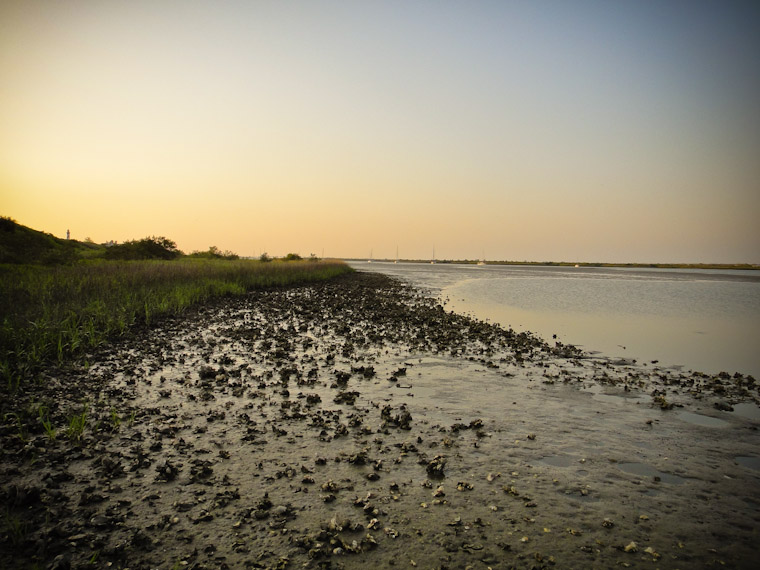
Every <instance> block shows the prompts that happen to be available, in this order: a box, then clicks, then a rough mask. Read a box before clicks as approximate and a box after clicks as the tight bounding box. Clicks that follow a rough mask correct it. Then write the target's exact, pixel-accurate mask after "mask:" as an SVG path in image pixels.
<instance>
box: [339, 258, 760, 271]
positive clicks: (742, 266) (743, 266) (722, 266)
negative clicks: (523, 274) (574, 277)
mask: <svg viewBox="0 0 760 570" xmlns="http://www.w3.org/2000/svg"><path fill="white" fill-rule="evenodd" d="M342 259H343V261H346V262H353V263H361V262H363V261H367V260H366V259H364V258H353V257H346V258H342ZM370 262H372V263H422V264H431V263H434V264H441V265H515V266H529V267H533V266H535V267H579V268H581V267H586V268H588V267H590V268H626V269H695V270H703V269H708V270H715V269H717V270H729V271H758V270H760V265H757V264H754V263H605V262H594V261H496V260H489V261H484V260H481V259H436V260H432V261H431V260H430V259H372V260H370Z"/></svg>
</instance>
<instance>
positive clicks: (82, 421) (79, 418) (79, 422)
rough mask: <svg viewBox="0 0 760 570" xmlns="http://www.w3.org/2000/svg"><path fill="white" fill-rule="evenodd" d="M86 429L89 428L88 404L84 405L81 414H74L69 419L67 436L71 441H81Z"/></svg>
mask: <svg viewBox="0 0 760 570" xmlns="http://www.w3.org/2000/svg"><path fill="white" fill-rule="evenodd" d="M85 427H87V404H85V405H84V408H83V409H82V413H81V414H74V415H73V416H71V417H70V418H69V427H68V428H67V429H66V435H67V436H68V438H69V439H70V440H71V441H79V440H81V439H82V435H83V434H84V428H85Z"/></svg>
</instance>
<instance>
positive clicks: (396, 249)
mask: <svg viewBox="0 0 760 570" xmlns="http://www.w3.org/2000/svg"><path fill="white" fill-rule="evenodd" d="M393 263H398V246H396V261H394V262H393Z"/></svg>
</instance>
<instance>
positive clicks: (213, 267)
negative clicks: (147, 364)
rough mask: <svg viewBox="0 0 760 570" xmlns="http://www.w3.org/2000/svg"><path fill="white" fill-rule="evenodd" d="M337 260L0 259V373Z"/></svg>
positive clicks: (297, 279) (315, 273)
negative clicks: (46, 262) (45, 262)
mask: <svg viewBox="0 0 760 570" xmlns="http://www.w3.org/2000/svg"><path fill="white" fill-rule="evenodd" d="M348 271H351V269H350V268H349V267H348V266H347V265H346V264H344V263H342V262H339V261H318V262H317V261H296V262H281V261H275V262H270V263H264V262H260V261H251V260H235V261H231V260H212V259H180V260H173V261H123V262H113V261H112V262H103V261H99V262H79V263H76V264H74V265H59V266H53V267H44V266H30V265H0V315H2V328H1V329H0V379H2V382H3V385H4V386H7V387H8V388H9V389H16V388H18V386H19V385H20V384H22V383H23V382H24V381H27V380H28V379H30V378H33V377H34V375H35V373H36V372H37V371H38V370H39V368H40V367H41V366H43V365H45V364H48V363H53V362H59V363H62V362H64V361H66V360H68V359H71V358H76V357H78V356H81V355H82V354H84V353H85V351H86V350H88V349H91V348H94V347H96V346H98V345H99V344H101V343H102V342H104V341H105V340H106V339H108V338H110V337H113V336H118V335H120V334H123V333H124V332H125V331H127V330H128V329H129V328H130V327H132V326H133V325H135V324H139V323H143V324H150V323H151V321H153V320H154V319H155V318H157V317H160V316H162V315H167V314H176V313H179V312H181V311H183V310H184V309H185V308H187V307H189V306H191V305H193V304H195V303H199V302H202V301H204V300H206V299H209V298H211V297H215V296H220V295H235V294H241V293H245V292H246V291H250V290H252V289H257V288H266V287H277V286H284V285H294V284H299V283H306V282H313V281H320V280H325V279H329V278H331V277H335V276H337V275H340V274H342V273H345V272H348Z"/></svg>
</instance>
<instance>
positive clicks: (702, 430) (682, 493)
mask: <svg viewBox="0 0 760 570" xmlns="http://www.w3.org/2000/svg"><path fill="white" fill-rule="evenodd" d="M757 402H758V390H757V385H756V383H755V380H754V379H753V378H752V377H748V376H741V375H738V374H737V375H729V374H721V375H718V376H705V375H701V374H693V373H688V374H686V373H683V372H681V371H679V370H668V369H659V368H656V367H652V366H648V367H644V366H639V365H636V364H634V363H628V362H624V361H616V362H612V361H609V360H604V359H602V358H597V357H592V356H589V355H587V354H584V353H582V352H580V351H578V350H577V349H575V348H574V347H572V346H566V345H562V344H560V343H556V342H546V341H544V340H542V339H539V338H536V337H534V336H532V335H530V334H526V333H519V334H518V333H516V332H514V331H511V330H504V329H502V328H499V327H497V326H495V325H492V324H488V323H485V322H479V321H475V320H472V319H470V318H467V317H464V316H460V315H456V314H452V313H449V312H447V311H446V310H445V309H444V308H443V307H442V306H441V305H440V304H439V303H438V301H436V300H434V299H431V298H428V297H426V296H424V295H422V294H421V293H420V292H418V291H416V290H414V289H412V288H410V287H407V286H404V285H402V284H401V283H399V282H397V281H394V280H392V279H390V278H388V277H385V276H383V275H378V274H362V273H356V274H352V275H348V276H345V277H341V278H338V279H336V280H334V281H331V282H328V283H324V284H318V285H313V286H306V287H298V288H291V289H282V290H273V291H264V292H255V293H251V294H249V295H247V296H244V297H235V298H228V299H222V300H218V301H214V302H212V303H209V304H207V305H204V306H203V307H200V308H198V309H195V310H193V311H191V312H189V313H186V314H184V315H182V316H181V317H177V318H172V319H167V320H165V321H163V322H162V323H160V324H159V325H158V326H155V327H153V328H151V329H145V330H142V331H137V332H136V333H135V334H134V335H133V336H132V337H130V338H125V339H123V340H121V341H119V342H117V343H114V344H112V345H110V346H109V347H107V348H104V349H102V350H100V351H99V352H97V353H93V354H91V355H90V356H89V358H88V362H87V366H86V367H84V366H83V367H79V368H76V369H67V370H59V369H53V370H49V371H47V373H46V374H45V375H44V378H42V379H41V381H40V382H39V383H38V384H35V385H34V386H32V387H31V388H30V389H29V390H28V391H26V392H25V393H24V395H23V396H19V395H17V396H15V398H13V399H10V400H9V401H6V402H4V403H3V410H4V413H3V416H2V424H1V425H0V443H1V444H2V451H1V452H0V482H1V483H2V488H0V505H4V506H3V507H2V508H3V512H2V513H0V514H2V517H3V520H2V525H1V526H0V530H1V531H2V532H1V533H0V567H1V568H46V569H48V568H49V569H66V568H131V569H149V568H167V569H168V568H195V569H202V568H209V569H211V568H360V567H367V568H373V567H374V568H381V567H398V568H413V567H419V568H483V569H485V568H613V567H626V568H647V569H649V568H713V567H730V568H750V567H753V568H754V557H755V555H756V554H755V551H756V545H757V544H758V539H759V538H760V537H758V528H760V460H758V457H759V456H760V445H759V444H760V436H759V435H758V430H757V427H758V425H760V417H758V413H757V412H758V408H757Z"/></svg>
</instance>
